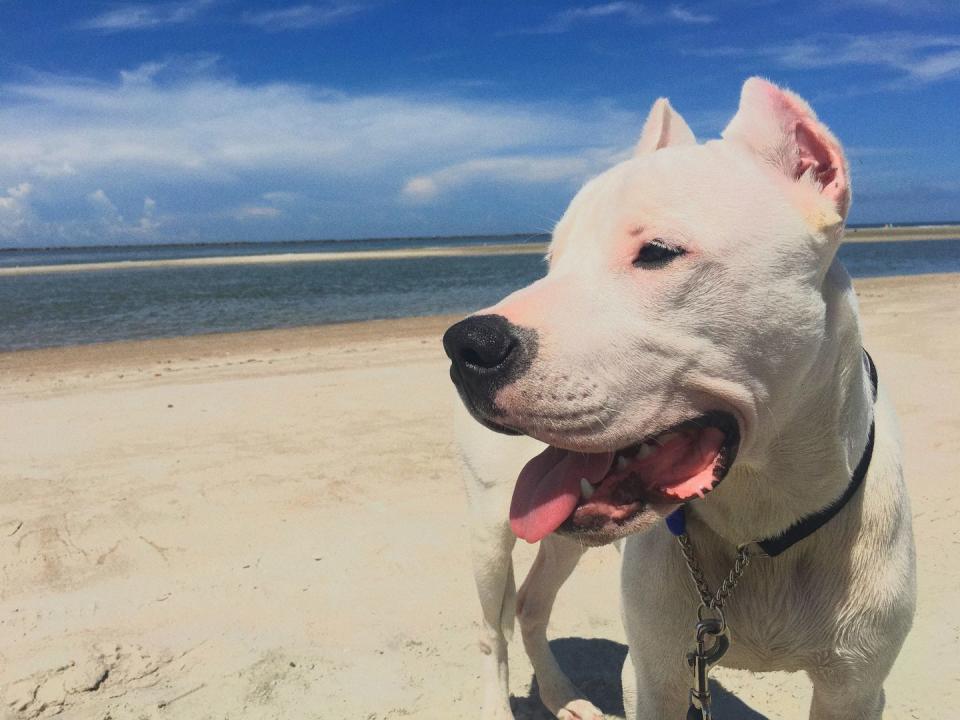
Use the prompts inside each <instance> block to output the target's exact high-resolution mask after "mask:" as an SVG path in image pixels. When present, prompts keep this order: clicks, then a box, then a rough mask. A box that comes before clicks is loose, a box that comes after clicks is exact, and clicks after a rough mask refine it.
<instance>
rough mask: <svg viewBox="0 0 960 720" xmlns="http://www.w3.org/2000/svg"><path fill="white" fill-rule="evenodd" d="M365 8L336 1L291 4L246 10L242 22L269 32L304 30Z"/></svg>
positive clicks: (320, 25) (337, 19)
mask: <svg viewBox="0 0 960 720" xmlns="http://www.w3.org/2000/svg"><path fill="white" fill-rule="evenodd" d="M366 9H367V6H366V5H364V4H360V3H351V2H338V3H324V4H322V5H293V6H290V7H285V8H280V9H279V10H263V11H261V12H246V13H244V15H243V20H244V22H246V23H248V24H249V25H256V26H258V27H261V28H263V29H264V30H267V31H270V32H279V31H282V30H305V29H307V28H314V27H322V26H324V25H332V24H334V23H337V22H340V21H342V20H346V19H347V18H349V17H352V16H354V15H357V14H358V13H361V12H363V11H364V10H366Z"/></svg>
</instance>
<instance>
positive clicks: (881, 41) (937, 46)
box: [685, 32, 960, 89]
mask: <svg viewBox="0 0 960 720" xmlns="http://www.w3.org/2000/svg"><path fill="white" fill-rule="evenodd" d="M685 52H686V54H688V55H695V56H700V57H736V56H743V57H767V58H770V59H771V60H773V61H775V62H776V63H778V64H779V65H781V66H783V67H787V68H794V69H800V70H807V69H820V68H831V67H837V66H844V65H849V66H855V65H866V66H875V67H886V68H889V69H891V70H894V71H896V72H897V74H898V76H899V78H900V79H901V80H912V81H916V82H925V83H926V82H936V81H940V80H948V79H952V78H957V77H960V35H924V34H918V33H909V32H892V33H874V34H860V35H849V34H830V35H814V36H810V37H807V38H803V39H800V40H795V41H792V42H788V43H786V44H783V45H776V46H758V47H752V48H745V47H729V46H727V47H724V46H717V47H710V48H703V49H692V50H687V51H685ZM883 87H884V88H888V89H889V87H890V86H889V85H885V86H883Z"/></svg>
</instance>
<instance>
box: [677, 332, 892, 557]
mask: <svg viewBox="0 0 960 720" xmlns="http://www.w3.org/2000/svg"><path fill="white" fill-rule="evenodd" d="M863 364H864V367H865V368H866V370H867V372H868V373H869V375H870V384H871V385H872V387H873V401H874V402H876V401H877V366H876V365H874V364H873V358H871V357H870V353H868V352H867V351H866V350H864V351H863ZM875 429H876V420H871V421H870V432H869V433H868V434H867V445H866V447H865V448H864V449H863V455H861V456H860V462H858V463H857V467H856V468H855V469H854V471H853V476H852V477H851V478H850V484H849V485H847V489H846V490H844V492H843V494H842V495H841V496H840V497H838V498H837V499H836V500H834V501H833V502H832V503H830V504H829V505H827V506H826V507H825V508H823V509H822V510H820V511H818V512H815V513H814V514H813V515H809V516H807V517H805V518H803V519H802V520H798V521H797V522H795V523H794V524H793V525H791V526H790V527H788V528H787V529H786V530H784V531H783V532H781V533H779V534H777V535H774V536H773V537H769V538H766V539H764V540H755V541H753V542H752V543H748V545H749V546H750V547H751V550H752V551H753V552H752V553H751V554H753V555H757V556H763V555H766V556H767V557H776V556H777V555H780V554H781V553H783V552H785V551H786V550H789V549H790V548H791V547H793V546H794V545H796V544H797V543H798V542H800V541H801V540H803V539H804V538H807V537H809V536H810V535H812V534H813V533H815V532H816V531H817V530H819V529H820V528H821V527H823V526H824V525H826V524H827V523H828V522H830V520H832V519H833V517H834V516H835V515H836V514H837V513H838V512H840V511H841V510H843V508H844V506H845V505H846V504H847V503H848V502H850V499H851V498H852V497H853V496H854V495H856V493H857V490H859V489H860V486H861V485H863V480H864V478H866V477H867V470H869V469H870V460H871V458H872V457H873V440H874V434H875ZM684 515H685V513H684V509H683V507H682V506H681V507H680V509H679V510H677V511H676V512H674V513H673V514H672V515H670V516H669V517H668V518H667V526H668V527H669V528H670V532H672V533H673V534H675V535H679V534H682V533H683V532H685V528H684V526H685V525H686V522H685V517H684ZM678 530H679V532H677V531H678Z"/></svg>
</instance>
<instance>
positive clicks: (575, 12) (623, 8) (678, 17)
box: [511, 0, 716, 35]
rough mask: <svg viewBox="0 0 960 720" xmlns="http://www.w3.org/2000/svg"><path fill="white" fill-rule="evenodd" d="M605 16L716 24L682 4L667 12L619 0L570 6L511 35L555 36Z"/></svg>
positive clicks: (637, 20)
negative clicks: (537, 23)
mask: <svg viewBox="0 0 960 720" xmlns="http://www.w3.org/2000/svg"><path fill="white" fill-rule="evenodd" d="M605 18H618V19H621V20H626V21H627V22H632V23H636V24H654V23H662V22H675V23H684V24H704V23H712V22H714V21H715V20H716V18H715V17H714V16H713V15H707V14H704V13H695V12H693V11H691V10H689V9H687V8H685V7H684V6H682V5H671V6H670V7H669V8H667V9H666V10H665V11H663V10H651V9H650V8H649V7H647V6H646V5H643V4H641V3H638V2H626V1H625V0H617V1H616V2H607V3H598V4H594V5H583V6H580V7H573V8H567V9H566V10H561V11H560V12H557V13H555V14H554V15H552V16H550V17H549V18H547V19H546V20H544V21H543V22H542V23H541V24H539V25H536V26H534V27H530V28H522V29H520V30H515V31H513V32H512V33H511V34H519V35H555V34H559V33H565V32H568V31H569V30H571V29H573V28H574V27H575V26H576V25H580V24H582V23H584V22H589V21H594V20H598V19H605Z"/></svg>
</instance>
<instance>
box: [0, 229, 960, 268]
mask: <svg viewBox="0 0 960 720" xmlns="http://www.w3.org/2000/svg"><path fill="white" fill-rule="evenodd" d="M952 238H960V225H921V226H916V227H903V226H900V227H867V228H850V229H848V230H847V231H846V234H845V236H844V242H845V243H858V242H904V241H914V240H946V239H952ZM546 250H547V243H523V244H521V243H493V244H490V245H457V246H439V245H438V246H433V247H420V248H402V249H386V250H383V249H381V250H349V251H342V252H338V251H332V252H304V253H289V252H288V253H276V254H269V255H222V256H214V257H193V258H171V259H164V260H115V261H109V262H92V263H69V264H59V265H28V266H22V267H6V268H0V277H9V276H17V275H40V274H53V273H72V272H91V271H98V270H139V269H148V268H161V267H202V266H226V265H267V264H284V263H306V262H313V263H315V262H344V261H349V260H399V259H412V258H423V257H473V256H482V255H543V254H544V253H545V252H546Z"/></svg>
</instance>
